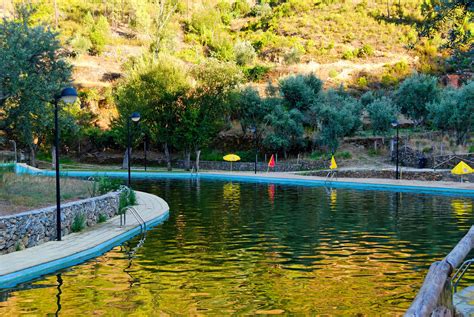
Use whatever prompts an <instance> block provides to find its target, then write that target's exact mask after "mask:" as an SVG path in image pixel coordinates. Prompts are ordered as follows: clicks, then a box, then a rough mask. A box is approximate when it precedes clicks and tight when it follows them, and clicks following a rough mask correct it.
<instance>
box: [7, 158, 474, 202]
mask: <svg viewBox="0 0 474 317" xmlns="http://www.w3.org/2000/svg"><path fill="white" fill-rule="evenodd" d="M15 172H16V173H19V174H21V173H25V174H34V175H42V176H54V171H51V170H40V169H36V168H32V167H30V166H28V165H26V164H16V166H15ZM61 175H64V176H69V177H101V176H108V177H117V178H124V177H126V176H127V172H125V171H124V172H122V171H117V172H114V171H103V172H101V171H73V170H68V171H63V172H61ZM133 178H134V179H138V180H147V179H148V180H152V179H164V178H171V179H206V180H221V181H241V182H252V183H267V184H268V183H275V184H283V185H297V186H317V187H331V188H348V189H356V190H377V191H395V192H416V193H422V194H431V195H447V196H463V197H474V184H468V185H466V184H465V183H453V182H427V181H410V180H401V181H394V180H388V179H348V180H333V181H331V182H330V183H328V182H326V181H325V179H324V178H321V177H314V176H302V175H296V174H284V173H270V174H264V175H262V174H258V175H253V174H249V173H242V174H230V173H225V172H203V173H200V174H197V175H196V174H191V173H189V172H188V173H186V172H175V173H169V172H133ZM406 183H410V184H406ZM462 187H466V188H462Z"/></svg>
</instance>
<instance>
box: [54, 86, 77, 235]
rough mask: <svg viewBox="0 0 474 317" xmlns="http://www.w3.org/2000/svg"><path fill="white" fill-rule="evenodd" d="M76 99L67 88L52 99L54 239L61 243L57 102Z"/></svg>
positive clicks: (70, 88)
mask: <svg viewBox="0 0 474 317" xmlns="http://www.w3.org/2000/svg"><path fill="white" fill-rule="evenodd" d="M76 99H77V91H76V89H74V88H72V87H69V88H64V89H63V90H62V91H61V94H60V95H59V96H57V97H56V98H54V147H55V151H54V159H55V160H56V164H55V168H56V237H57V240H58V241H61V187H60V182H59V122H58V121H59V120H58V110H59V102H60V101H62V102H64V103H66V104H73V103H74V102H76Z"/></svg>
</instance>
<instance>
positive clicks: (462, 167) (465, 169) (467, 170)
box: [451, 161, 474, 175]
mask: <svg viewBox="0 0 474 317" xmlns="http://www.w3.org/2000/svg"><path fill="white" fill-rule="evenodd" d="M471 173H474V170H473V169H472V167H470V166H469V165H467V164H466V163H464V161H461V162H459V164H458V165H456V166H455V167H454V168H453V169H452V170H451V174H455V175H466V174H471Z"/></svg>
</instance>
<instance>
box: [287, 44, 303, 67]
mask: <svg viewBox="0 0 474 317" xmlns="http://www.w3.org/2000/svg"><path fill="white" fill-rule="evenodd" d="M301 55H302V52H301V50H299V49H298V48H296V47H293V48H292V49H290V51H289V52H287V53H286V54H285V55H284V56H283V60H284V61H285V64H287V65H291V64H296V63H299V62H300V60H301Z"/></svg>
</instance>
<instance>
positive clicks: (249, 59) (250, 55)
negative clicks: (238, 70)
mask: <svg viewBox="0 0 474 317" xmlns="http://www.w3.org/2000/svg"><path fill="white" fill-rule="evenodd" d="M234 55H235V62H236V63H237V65H240V66H243V65H247V64H251V63H253V61H254V59H255V57H256V56H257V54H256V53H255V49H254V48H253V46H252V44H250V42H248V41H242V42H237V43H236V44H235V45H234Z"/></svg>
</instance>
